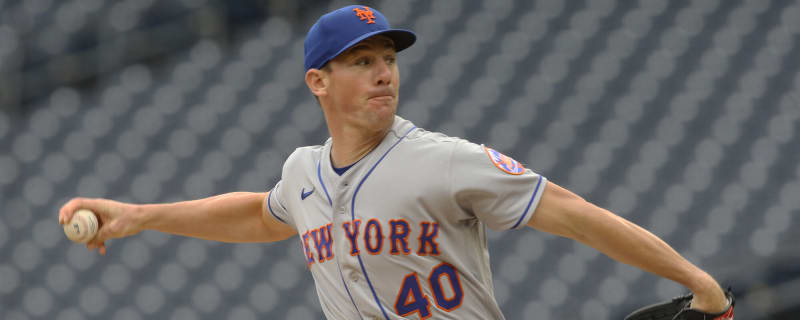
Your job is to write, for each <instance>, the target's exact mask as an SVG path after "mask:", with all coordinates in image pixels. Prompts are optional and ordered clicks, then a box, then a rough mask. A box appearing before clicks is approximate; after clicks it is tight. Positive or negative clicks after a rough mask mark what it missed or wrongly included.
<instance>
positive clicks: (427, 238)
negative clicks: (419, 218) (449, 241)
mask: <svg viewBox="0 0 800 320" xmlns="http://www.w3.org/2000/svg"><path fill="white" fill-rule="evenodd" d="M431 225H433V227H432V228H431V229H432V230H431V232H430V233H428V228H429V227H430V226H431ZM419 226H420V231H419V237H417V240H419V249H418V250H417V255H420V256H426V255H428V254H429V253H428V250H426V245H425V243H429V244H430V247H431V251H430V255H432V256H438V255H439V254H440V252H439V244H438V243H436V237H438V236H439V223H437V222H433V223H431V222H427V221H423V222H420V223H419ZM423 238H424V239H423Z"/></svg>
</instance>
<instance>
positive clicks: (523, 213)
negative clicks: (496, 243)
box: [511, 176, 544, 229]
mask: <svg viewBox="0 0 800 320" xmlns="http://www.w3.org/2000/svg"><path fill="white" fill-rule="evenodd" d="M542 180H544V177H542V176H539V182H537V183H536V188H535V189H533V195H532V196H531V200H529V201H528V206H527V207H525V211H523V212H522V216H521V217H519V220H517V223H516V224H514V226H513V227H511V229H514V228H516V227H517V226H519V224H520V222H522V220H523V219H525V216H527V215H528V209H530V208H531V204H532V203H533V199H536V194H537V193H539V186H540V185H542Z"/></svg>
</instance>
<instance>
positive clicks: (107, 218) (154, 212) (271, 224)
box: [59, 192, 296, 254]
mask: <svg viewBox="0 0 800 320" xmlns="http://www.w3.org/2000/svg"><path fill="white" fill-rule="evenodd" d="M268 195H269V193H268V192H266V193H252V192H233V193H226V194H222V195H218V196H213V197H209V198H204V199H199V200H192V201H183V202H175V203H162V204H144V205H137V204H131V203H124V202H118V201H114V200H108V199H88V198H75V199H72V200H70V201H69V202H67V203H66V204H64V206H62V207H61V210H60V211H59V223H62V224H63V223H65V222H66V221H69V219H71V218H72V214H73V213H74V212H75V211H77V210H78V209H81V208H84V209H89V210H92V211H94V212H95V213H96V214H97V216H98V219H99V220H100V229H99V230H98V233H97V236H96V237H95V238H94V239H93V240H92V241H91V242H89V243H88V244H87V247H88V248H89V249H90V250H91V249H95V248H97V249H99V250H100V253H102V254H104V253H105V250H106V248H105V241H106V240H109V239H113V238H122V237H127V236H131V235H135V234H137V233H139V232H141V231H142V230H156V231H161V232H165V233H170V234H176V235H183V236H188V237H193V238H200V239H206V240H215V241H222V242H273V241H279V240H284V239H286V238H289V237H291V236H292V235H294V234H296V231H295V230H294V229H293V228H292V227H290V226H289V225H286V224H284V223H282V222H280V221H278V220H276V219H275V218H274V217H272V216H271V215H270V213H269V211H267V210H268V209H267V208H266V204H265V199H267V196H268Z"/></svg>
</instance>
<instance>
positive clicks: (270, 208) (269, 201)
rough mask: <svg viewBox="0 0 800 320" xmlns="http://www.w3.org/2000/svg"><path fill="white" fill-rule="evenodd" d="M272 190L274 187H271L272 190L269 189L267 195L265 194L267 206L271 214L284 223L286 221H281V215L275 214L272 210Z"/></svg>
mask: <svg viewBox="0 0 800 320" xmlns="http://www.w3.org/2000/svg"><path fill="white" fill-rule="evenodd" d="M273 191H275V189H272V191H270V192H269V195H268V196H267V208H269V213H271V214H272V216H273V217H275V219H278V220H280V222H283V223H286V221H283V219H281V217H279V216H278V215H276V214H275V212H272V192H273ZM286 224H288V223H286Z"/></svg>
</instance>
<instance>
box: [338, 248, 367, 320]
mask: <svg viewBox="0 0 800 320" xmlns="http://www.w3.org/2000/svg"><path fill="white" fill-rule="evenodd" d="M336 267H337V268H339V278H341V279H342V284H343V285H344V290H345V291H347V296H348V297H350V302H352V303H353V307H355V308H356V313H358V318H359V319H361V320H364V318H363V317H362V316H361V310H358V306H357V305H356V300H355V299H353V295H352V294H350V289H349V288H347V283H346V282H344V274H342V266H341V265H339V259H336Z"/></svg>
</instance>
